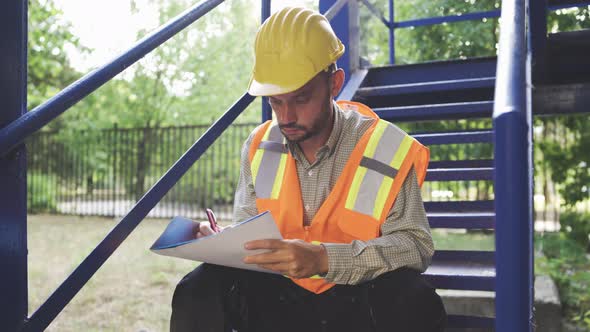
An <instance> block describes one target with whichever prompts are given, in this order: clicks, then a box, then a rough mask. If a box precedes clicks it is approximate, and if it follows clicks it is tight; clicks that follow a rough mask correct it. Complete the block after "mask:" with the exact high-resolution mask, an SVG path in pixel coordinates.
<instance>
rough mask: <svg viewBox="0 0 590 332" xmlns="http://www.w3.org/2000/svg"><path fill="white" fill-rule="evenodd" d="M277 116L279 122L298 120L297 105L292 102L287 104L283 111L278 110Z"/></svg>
mask: <svg viewBox="0 0 590 332" xmlns="http://www.w3.org/2000/svg"><path fill="white" fill-rule="evenodd" d="M277 113H278V114H277V118H278V121H279V123H281V124H287V123H294V122H297V114H296V110H295V107H293V106H292V105H290V104H285V105H284V106H283V109H282V110H281V112H277Z"/></svg>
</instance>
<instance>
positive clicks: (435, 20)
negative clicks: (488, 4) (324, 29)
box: [360, 0, 590, 64]
mask: <svg viewBox="0 0 590 332" xmlns="http://www.w3.org/2000/svg"><path fill="white" fill-rule="evenodd" d="M360 1H361V2H362V3H363V4H364V5H365V6H367V8H368V9H369V11H370V12H371V14H373V16H375V17H377V18H378V19H379V20H380V21H381V22H383V24H384V25H385V26H386V27H387V28H388V29H389V63H390V64H394V63H395V29H403V28H414V27H421V26H429V25H437V24H441V23H453V22H463V21H473V20H481V19H484V18H497V17H500V15H501V10H500V9H496V10H488V11H479V12H472V13H464V14H456V15H447V16H437V17H426V18H419V19H414V20H406V21H399V22H396V21H395V17H394V4H393V0H389V20H387V19H385V17H384V16H383V15H382V14H381V13H380V12H379V10H378V9H377V8H376V7H375V6H374V5H373V4H371V3H370V2H369V0H360ZM584 6H590V1H587V2H580V3H569V4H562V5H553V6H548V7H547V10H549V11H556V10H559V9H567V8H576V7H584Z"/></svg>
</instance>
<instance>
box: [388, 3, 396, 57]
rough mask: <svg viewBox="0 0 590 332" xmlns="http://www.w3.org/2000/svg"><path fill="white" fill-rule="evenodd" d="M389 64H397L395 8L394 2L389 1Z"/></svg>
mask: <svg viewBox="0 0 590 332" xmlns="http://www.w3.org/2000/svg"><path fill="white" fill-rule="evenodd" d="M389 63H390V64H392V65H394V64H395V8H394V3H393V0H389Z"/></svg>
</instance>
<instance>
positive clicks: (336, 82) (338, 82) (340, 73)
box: [331, 68, 345, 98]
mask: <svg viewBox="0 0 590 332" xmlns="http://www.w3.org/2000/svg"><path fill="white" fill-rule="evenodd" d="M344 78H345V74H344V70H343V69H342V68H338V69H336V71H335V72H333V73H332V84H331V85H332V86H331V89H332V91H331V95H332V97H333V98H336V97H337V96H338V94H339V93H340V90H342V86H343V85H344Z"/></svg>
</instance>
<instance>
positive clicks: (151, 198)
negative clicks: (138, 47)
mask: <svg viewBox="0 0 590 332" xmlns="http://www.w3.org/2000/svg"><path fill="white" fill-rule="evenodd" d="M345 1H346V0H340V1H339V3H343V2H345ZM219 2H220V1H218V3H219ZM337 5H338V3H337V4H335V5H334V6H333V7H332V8H331V9H332V12H333V13H334V14H335V13H336V12H337V11H338V10H339V8H336V6H337ZM214 7H215V6H213V7H210V9H212V8H214ZM341 7H342V5H340V8H341ZM335 8H336V9H335ZM189 12H192V11H191V10H189ZM203 14H205V13H203ZM268 14H270V1H268V2H267V5H266V6H265V5H264V4H263V8H262V16H263V17H264V16H265V15H268ZM201 16H202V14H201ZM187 25H188V24H187ZM181 29H182V28H181ZM181 29H179V30H178V31H180V30H181ZM161 30H162V29H160V31H161ZM156 34H157V33H156ZM156 46H157V45H156ZM156 46H154V48H155V47H156ZM134 50H135V49H132V50H131V51H134ZM124 57H126V54H124V55H123V56H121V57H120V58H124ZM118 59H119V58H118ZM109 65H110V64H109ZM109 65H107V66H105V67H108V66H109ZM105 67H103V68H105ZM88 76H92V74H90V75H88ZM107 80H108V79H107ZM80 84H89V83H80ZM97 87H98V86H97ZM59 95H61V96H63V95H65V96H67V95H68V94H66V93H65V91H64V93H61V94H59ZM59 95H58V96H59ZM56 97H57V96H56ZM83 97H84V96H81V97H80V98H83ZM61 98H62V99H64V98H65V97H61ZM55 99H59V98H55ZM254 99H255V97H253V96H251V95H249V94H247V93H246V94H244V95H243V96H242V97H241V98H240V99H239V100H238V101H237V102H236V103H235V104H234V105H233V106H232V107H230V108H229V109H228V111H227V112H226V113H225V114H224V115H223V116H222V117H221V118H219V119H218V120H217V121H216V122H215V123H214V124H213V125H212V126H211V127H210V128H209V129H208V130H207V131H206V132H205V134H203V136H201V138H199V140H197V141H196V142H195V143H194V144H193V145H192V146H191V147H190V148H189V149H188V150H187V152H185V154H184V155H183V156H182V157H180V159H179V160H178V161H177V162H176V163H175V164H174V165H173V166H172V167H171V168H170V169H169V170H168V171H167V172H166V173H165V174H164V175H163V176H162V178H160V180H158V181H157V182H156V184H154V186H153V187H152V188H150V189H149V190H148V191H147V193H146V194H145V195H144V196H143V197H142V198H141V199H139V201H138V202H137V203H136V204H135V205H134V206H133V208H132V209H131V210H130V211H129V212H128V213H127V215H125V217H123V219H122V220H121V221H120V222H119V223H118V224H117V225H116V226H115V227H114V228H113V229H112V230H111V232H109V234H108V235H107V236H106V237H105V238H104V239H103V240H102V241H101V242H100V243H99V244H98V246H97V247H96V248H95V249H94V250H93V251H92V252H91V253H90V254H89V255H88V256H87V257H86V258H85V259H84V261H82V263H80V265H79V266H78V267H77V268H76V269H75V270H74V271H73V272H72V274H71V275H70V276H68V278H66V280H64V282H63V283H62V284H61V285H60V286H59V287H58V288H57V289H56V290H55V291H54V292H53V294H51V296H50V297H49V298H48V299H47V300H46V301H45V303H43V304H42V305H41V306H40V307H39V308H38V309H37V311H36V312H35V313H34V314H33V315H32V316H31V317H30V319H29V320H28V321H27V322H25V325H24V328H23V330H24V331H40V330H43V329H45V328H46V327H47V326H48V325H49V324H50V323H51V321H53V319H55V317H56V316H57V315H58V314H59V313H60V312H61V311H62V310H63V308H64V307H65V306H66V305H67V304H68V303H69V302H70V301H71V299H72V298H73V297H74V296H75V295H76V294H77V293H78V292H79V291H80V289H82V287H83V286H84V285H85V284H86V282H88V280H90V278H91V277H92V276H93V275H94V273H96V271H97V270H98V269H99V268H100V267H101V266H102V264H104V262H105V261H106V260H107V259H108V258H109V257H110V256H111V255H112V254H113V252H114V251H115V250H116V249H117V248H118V247H119V246H120V245H121V243H122V242H123V241H124V240H125V239H126V238H127V236H129V234H130V233H131V232H132V231H133V230H134V229H135V228H136V227H137V225H139V223H140V222H141V221H142V220H143V219H144V218H145V217H146V216H147V214H148V213H149V211H150V210H151V209H152V208H154V207H155V206H156V204H158V202H159V201H160V200H161V199H162V198H163V197H164V196H165V195H166V194H167V193H168V191H169V190H170V189H171V188H172V187H173V186H174V185H175V184H176V183H177V182H178V181H179V180H180V178H181V177H182V176H183V175H184V174H185V173H186V172H187V171H188V170H189V169H190V167H191V166H192V165H193V164H194V163H195V162H196V161H197V160H198V159H199V158H200V156H201V155H202V154H203V153H205V151H206V150H207V149H208V148H209V146H211V144H213V142H214V141H215V140H216V139H217V138H218V137H219V136H220V135H221V134H222V133H223V132H224V131H225V129H227V127H228V126H229V125H230V124H231V123H232V122H233V121H234V120H235V119H236V118H237V117H238V115H240V114H241V112H242V111H243V110H244V109H245V108H246V107H247V106H248V105H249V104H250V103H251V102H252V101H253V100H254ZM50 101H51V100H50ZM69 106H71V105H69ZM66 108H67V106H66ZM54 109H55V108H54ZM64 110H65V109H64ZM46 112H47V111H46ZM62 112H63V111H62ZM57 115H59V114H57ZM57 115H55V116H57ZM25 121H26V122H25V123H27V122H34V121H35V120H25ZM15 127H18V129H15V131H16V132H17V133H18V132H19V131H24V130H26V129H24V128H22V127H20V126H15ZM0 137H1V136H0ZM25 137H26V136H25ZM0 151H1V150H0Z"/></svg>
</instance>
